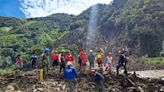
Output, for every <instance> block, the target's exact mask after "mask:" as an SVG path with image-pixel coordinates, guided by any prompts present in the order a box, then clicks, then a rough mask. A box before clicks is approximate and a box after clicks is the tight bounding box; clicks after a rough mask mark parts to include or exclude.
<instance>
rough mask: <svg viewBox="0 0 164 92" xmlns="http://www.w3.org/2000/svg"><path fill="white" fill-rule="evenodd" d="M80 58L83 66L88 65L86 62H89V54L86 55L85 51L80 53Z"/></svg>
mask: <svg viewBox="0 0 164 92" xmlns="http://www.w3.org/2000/svg"><path fill="white" fill-rule="evenodd" d="M80 58H81V61H82V64H86V62H87V54H86V52H85V51H80Z"/></svg>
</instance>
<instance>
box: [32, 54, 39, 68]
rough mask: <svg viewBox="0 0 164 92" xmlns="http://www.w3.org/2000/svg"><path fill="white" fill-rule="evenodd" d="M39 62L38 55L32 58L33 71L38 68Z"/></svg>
mask: <svg viewBox="0 0 164 92" xmlns="http://www.w3.org/2000/svg"><path fill="white" fill-rule="evenodd" d="M37 61H38V56H37V55H33V56H31V63H32V64H31V67H32V68H33V69H35V68H36V65H37Z"/></svg>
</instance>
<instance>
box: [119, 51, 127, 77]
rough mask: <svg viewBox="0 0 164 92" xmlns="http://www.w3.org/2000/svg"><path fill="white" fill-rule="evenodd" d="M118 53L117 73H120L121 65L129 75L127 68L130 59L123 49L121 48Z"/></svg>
mask: <svg viewBox="0 0 164 92" xmlns="http://www.w3.org/2000/svg"><path fill="white" fill-rule="evenodd" d="M118 55H119V61H118V64H117V67H116V69H117V75H118V74H119V68H120V67H123V68H124V73H125V75H128V72H127V68H126V63H127V61H128V59H127V57H126V55H125V52H124V53H123V51H121V50H119V51H118Z"/></svg>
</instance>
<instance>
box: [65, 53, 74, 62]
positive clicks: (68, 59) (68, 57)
mask: <svg viewBox="0 0 164 92" xmlns="http://www.w3.org/2000/svg"><path fill="white" fill-rule="evenodd" d="M66 61H67V62H68V61H73V56H72V55H71V54H68V55H66Z"/></svg>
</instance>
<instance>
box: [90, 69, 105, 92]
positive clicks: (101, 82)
mask: <svg viewBox="0 0 164 92" xmlns="http://www.w3.org/2000/svg"><path fill="white" fill-rule="evenodd" d="M91 73H92V74H93V75H94V77H95V79H94V82H95V83H96V87H97V88H98V90H99V92H104V76H103V75H102V74H101V73H99V72H97V71H96V70H95V69H92V70H91Z"/></svg>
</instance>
